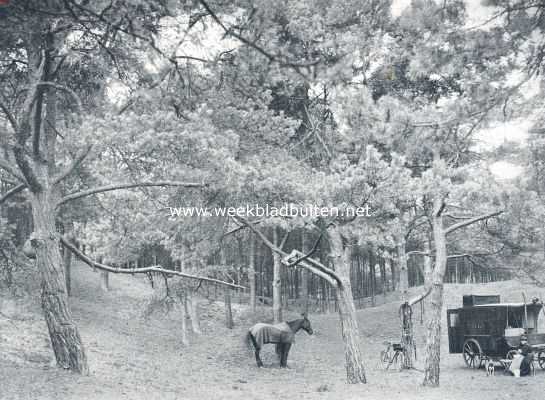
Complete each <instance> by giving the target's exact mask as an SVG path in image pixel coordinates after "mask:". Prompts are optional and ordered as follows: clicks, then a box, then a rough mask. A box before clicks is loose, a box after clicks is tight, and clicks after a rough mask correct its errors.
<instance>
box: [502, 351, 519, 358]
mask: <svg viewBox="0 0 545 400" xmlns="http://www.w3.org/2000/svg"><path fill="white" fill-rule="evenodd" d="M517 354H518V351H517V350H514V349H513V350H509V351H508V352H507V355H506V356H505V358H507V359H508V360H512V359H513V358H515V356H516V355H517Z"/></svg>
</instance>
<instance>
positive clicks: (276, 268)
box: [272, 227, 282, 324]
mask: <svg viewBox="0 0 545 400" xmlns="http://www.w3.org/2000/svg"><path fill="white" fill-rule="evenodd" d="M273 243H274V244H275V245H276V246H278V245H279V243H280V240H279V239H278V229H277V228H276V227H273ZM281 265H282V261H281V256H280V254H278V253H277V252H273V285H272V287H273V320H274V323H275V324H277V323H279V322H281V321H282V297H281V296H282V287H281V284H282V281H281V277H280V272H281V269H280V268H281Z"/></svg>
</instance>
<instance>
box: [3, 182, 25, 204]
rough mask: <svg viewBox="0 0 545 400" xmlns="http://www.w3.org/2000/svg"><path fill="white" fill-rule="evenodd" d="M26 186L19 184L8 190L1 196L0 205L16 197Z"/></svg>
mask: <svg viewBox="0 0 545 400" xmlns="http://www.w3.org/2000/svg"><path fill="white" fill-rule="evenodd" d="M26 187H27V186H26V184H24V183H21V184H19V185H17V186H15V187H14V188H11V189H10V190H8V191H7V192H6V193H5V194H4V195H2V196H1V197H0V204H2V203H3V202H5V201H6V200H7V199H9V198H10V197H11V196H14V195H16V194H17V193H19V192H22V191H23V190H25V189H26Z"/></svg>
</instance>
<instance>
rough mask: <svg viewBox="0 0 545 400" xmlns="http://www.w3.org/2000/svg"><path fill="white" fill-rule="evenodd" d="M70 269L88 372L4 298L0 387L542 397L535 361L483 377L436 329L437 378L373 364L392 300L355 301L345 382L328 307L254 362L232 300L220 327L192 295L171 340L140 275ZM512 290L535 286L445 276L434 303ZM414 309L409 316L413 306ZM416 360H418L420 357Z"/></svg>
mask: <svg viewBox="0 0 545 400" xmlns="http://www.w3.org/2000/svg"><path fill="white" fill-rule="evenodd" d="M73 275H74V277H75V281H74V293H75V295H74V297H73V298H72V300H71V301H72V308H73V313H74V317H75V318H76V319H77V321H78V324H79V326H80V327H81V333H82V337H83V340H84V343H85V345H86V348H87V352H88V358H89V364H90V369H91V373H90V375H89V376H85V377H82V376H78V375H75V374H73V373H70V372H67V371H63V370H60V369H58V368H57V367H55V365H54V362H53V359H52V353H51V349H50V344H49V339H48V337H47V328H46V326H45V322H44V321H43V319H42V317H41V314H40V310H39V307H38V306H37V305H36V304H35V303H34V302H28V301H19V302H14V301H12V300H9V299H5V298H4V299H2V300H1V301H2V302H1V303H0V312H2V314H3V315H4V316H0V399H2V400H3V399H9V400H12V399H13V400H16V399H33V400H34V399H145V400H152V399H161V400H168V399H198V400H205V399H264V400H269V399H289V398H292V399H346V400H348V399H383V398H385V399H400V400H405V399H411V400H412V399H415V400H416V399H418V400H428V399H441V400H450V399H464V400H465V399H478V400H489V399H514V398H520V396H522V398H525V399H530V400H531V399H536V400H538V399H543V398H545V394H544V393H545V371H542V370H540V369H538V370H537V372H536V376H535V377H524V378H514V377H510V376H507V375H504V374H503V373H502V371H501V370H497V371H496V375H495V376H492V377H487V376H486V373H485V372H484V370H471V369H468V368H466V367H465V364H464V362H463V359H462V356H461V355H460V354H453V355H451V354H448V343H447V337H446V329H444V335H443V338H442V343H443V348H442V360H441V385H440V387H439V388H435V389H430V388H425V387H422V386H421V385H420V383H421V381H422V372H421V371H419V370H411V371H402V372H399V371H383V370H382V369H380V368H378V358H379V352H380V350H381V349H382V347H383V345H382V342H383V341H384V340H392V341H397V339H398V338H399V335H400V323H399V319H398V313H397V307H398V305H397V304H394V303H392V304H385V305H382V306H379V307H375V308H368V309H364V310H360V311H358V318H359V323H360V330H361V339H362V343H361V345H362V350H363V353H364V356H365V359H366V373H367V378H368V384H366V385H348V384H346V383H345V370H344V353H343V346H342V342H341V337H340V327H339V322H338V317H337V315H335V314H328V315H311V321H312V323H313V328H314V331H315V335H313V336H308V335H306V333H300V334H299V335H298V336H297V341H296V343H295V344H294V346H293V347H292V351H291V352H290V357H289V361H288V364H289V368H288V369H280V368H278V362H277V360H276V357H275V356H274V354H273V349H272V346H269V347H271V348H270V349H268V350H266V351H265V352H264V354H263V358H264V362H265V368H261V369H259V368H257V367H256V366H255V360H254V358H253V355H252V354H251V353H250V352H249V351H248V350H247V348H246V347H245V346H244V344H243V340H242V337H243V334H244V332H245V330H246V329H247V327H248V326H249V325H250V324H251V321H250V320H249V319H248V318H245V317H244V314H245V313H244V311H241V310H239V311H238V312H235V323H236V326H235V329H233V330H229V329H226V328H225V327H224V326H223V325H222V321H221V315H222V308H221V305H219V304H208V303H204V304H203V305H202V328H203V334H202V335H200V336H196V335H191V336H190V340H191V345H190V346H183V345H182V343H181V340H180V337H179V328H180V326H181V321H180V319H179V316H178V315H176V314H175V313H171V314H168V315H166V316H165V315H162V314H160V313H156V314H154V315H153V316H152V317H151V318H149V319H146V318H144V317H143V310H144V309H145V306H146V303H147V301H148V300H149V298H150V296H151V295H152V290H151V288H150V287H149V284H147V283H146V281H145V280H144V279H140V278H135V277H130V276H125V277H120V276H114V277H112V278H111V286H112V290H111V291H110V292H108V293H102V292H101V291H100V290H99V289H98V281H99V275H98V274H95V273H93V272H92V271H90V270H88V269H87V268H85V267H81V266H80V267H78V268H76V269H75V271H74V273H73ZM522 290H525V291H526V294H527V295H528V296H534V295H537V296H540V297H541V296H542V295H543V293H541V292H540V291H539V290H538V289H533V288H531V287H527V286H526V287H522V286H521V285H520V284H518V283H516V282H501V283H496V284H488V285H485V286H479V287H477V286H476V285H447V287H446V305H447V306H459V305H460V304H461V294H464V293H479V294H485V293H502V294H503V295H502V297H503V298H502V300H506V301H507V300H516V301H520V296H521V295H520V293H521V291H522ZM6 315H7V316H10V317H12V319H11V320H8V319H6V318H5V316H6ZM292 315H296V314H292ZM415 317H416V318H415V322H417V321H418V320H419V311H417V312H416V315H415ZM542 319H545V318H543V316H542ZM423 334H424V327H423V326H420V325H419V323H417V339H416V340H417V345H418V353H417V355H418V356H421V355H422V354H423V351H422V345H423V344H424V338H423ZM417 368H419V369H421V368H422V360H421V358H418V360H417Z"/></svg>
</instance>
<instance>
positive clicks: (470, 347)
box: [463, 339, 483, 368]
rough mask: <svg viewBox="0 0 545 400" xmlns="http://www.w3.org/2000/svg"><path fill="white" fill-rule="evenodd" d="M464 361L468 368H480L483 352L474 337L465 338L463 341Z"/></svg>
mask: <svg viewBox="0 0 545 400" xmlns="http://www.w3.org/2000/svg"><path fill="white" fill-rule="evenodd" d="M463 356H464V361H465V363H466V365H467V366H468V367H469V368H480V367H481V363H482V356H483V353H482V351H481V346H480V345H479V342H477V341H476V340H475V339H467V340H466V341H465V342H464V352H463Z"/></svg>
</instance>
